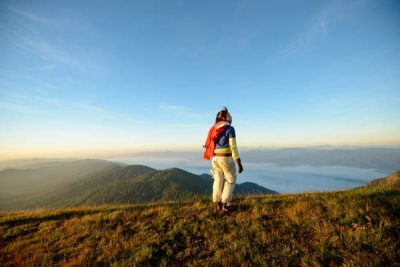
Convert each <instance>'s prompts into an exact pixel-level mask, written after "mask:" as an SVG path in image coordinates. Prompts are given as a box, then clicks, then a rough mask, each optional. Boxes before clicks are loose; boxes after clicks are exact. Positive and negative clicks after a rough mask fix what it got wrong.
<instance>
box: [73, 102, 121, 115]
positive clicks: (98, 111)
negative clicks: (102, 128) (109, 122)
mask: <svg viewBox="0 0 400 267" xmlns="http://www.w3.org/2000/svg"><path fill="white" fill-rule="evenodd" d="M72 107H74V108H77V109H79V110H81V111H83V112H86V113H90V114H92V115H96V116H99V117H101V118H104V119H116V118H117V117H118V116H117V115H116V114H113V113H112V112H110V111H108V110H106V109H105V108H102V107H99V106H95V105H91V104H88V103H82V102H76V103H73V104H72Z"/></svg>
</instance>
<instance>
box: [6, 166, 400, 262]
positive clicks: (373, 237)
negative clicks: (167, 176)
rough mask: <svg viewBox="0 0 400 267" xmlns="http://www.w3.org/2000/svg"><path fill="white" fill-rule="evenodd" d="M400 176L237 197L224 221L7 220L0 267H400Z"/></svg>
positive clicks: (153, 217)
mask: <svg viewBox="0 0 400 267" xmlns="http://www.w3.org/2000/svg"><path fill="white" fill-rule="evenodd" d="M399 174H400V173H399V172H397V173H395V174H393V175H392V176H391V178H390V177H389V178H390V181H389V182H387V183H384V181H380V182H379V186H376V187H375V186H373V185H371V184H370V185H369V186H367V187H363V188H358V189H354V190H348V191H339V192H328V193H307V194H293V195H265V196H261V197H254V196H253V197H252V196H247V197H241V198H237V199H235V201H234V203H233V208H234V211H233V212H232V213H231V214H227V215H222V214H219V213H217V212H216V211H215V210H214V207H213V206H212V205H211V203H210V200H209V198H208V197H198V198H195V199H193V201H190V202H169V203H168V202H164V203H154V204H148V205H125V206H121V205H120V206H101V207H100V206H98V207H82V208H70V209H58V210H42V211H40V210H38V211H29V212H13V213H11V212H7V213H5V212H3V213H2V214H1V215H0V216H1V217H0V265H2V266H9V265H45V266H48V265H106V266H108V265H113V264H116V265H122V266H124V265H133V266H135V265H140V266H143V265H144V266H146V265H147V266H154V265H165V266H170V265H196V266H203V265H217V266H228V265H230V266H237V265H240V264H241V265H243V266H246V265H249V266H250V265H267V266H268V265H283V266H286V265H291V266H292V265H295V266H298V265H303V266H309V265H311V266H313V265H328V266H329V265H346V266H362V265H364V266H365V265H370V266H393V265H398V264H400V253H399V251H400V238H399V237H400V188H399V187H398V184H396V183H393V180H396V179H397V180H398V179H399ZM389 178H388V179H389Z"/></svg>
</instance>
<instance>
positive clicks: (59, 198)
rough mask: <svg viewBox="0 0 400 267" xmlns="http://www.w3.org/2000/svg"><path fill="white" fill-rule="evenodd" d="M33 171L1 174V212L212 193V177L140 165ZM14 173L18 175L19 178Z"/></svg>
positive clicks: (84, 164) (246, 190)
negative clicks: (4, 210) (3, 210)
mask: <svg viewBox="0 0 400 267" xmlns="http://www.w3.org/2000/svg"><path fill="white" fill-rule="evenodd" d="M40 164H42V163H40ZM36 167H37V166H36ZM36 167H35V168H33V169H28V170H24V169H22V170H20V169H18V170H3V171H0V187H1V188H2V189H0V193H2V194H1V196H0V208H1V209H21V208H30V209H32V208H43V207H44V208H60V207H72V206H79V205H103V204H123V203H144V202H152V201H160V200H182V199H189V198H192V197H194V196H198V195H206V194H211V190H212V179H211V176H207V175H196V174H193V173H190V172H187V171H185V170H182V169H179V168H176V167H175V168H169V169H164V170H156V169H153V168H150V167H148V166H144V165H124V164H118V163H115V162H109V161H97V160H84V161H71V162H62V163H60V164H54V163H52V164H50V165H49V164H47V165H45V167H42V168H36ZM78 167H79V168H78ZM40 173H41V174H42V175H39V174H40ZM18 174H22V175H21V176H20V177H18ZM57 179H58V180H57ZM35 182H37V183H35ZM13 188H14V192H12V190H11V189H13ZM18 189H21V190H20V191H18ZM235 190H236V191H235V193H236V194H266V193H270V194H274V193H276V192H274V191H272V190H268V189H266V188H264V187H261V186H259V185H256V184H246V185H244V186H241V184H237V185H236V189H235Z"/></svg>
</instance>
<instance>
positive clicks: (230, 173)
mask: <svg viewBox="0 0 400 267" xmlns="http://www.w3.org/2000/svg"><path fill="white" fill-rule="evenodd" d="M221 168H222V169H223V172H224V176H225V185H224V191H223V193H222V199H221V200H222V203H224V204H227V203H230V202H231V200H232V197H233V190H234V189H235V184H236V168H235V163H234V162H233V158H232V157H226V158H224V163H223V164H221Z"/></svg>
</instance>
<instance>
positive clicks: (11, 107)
mask: <svg viewBox="0 0 400 267" xmlns="http://www.w3.org/2000/svg"><path fill="white" fill-rule="evenodd" d="M0 109H3V110H8V111H13V112H18V113H28V112H31V111H32V109H31V108H30V107H28V106H25V105H20V104H15V103H9V102H0Z"/></svg>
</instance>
